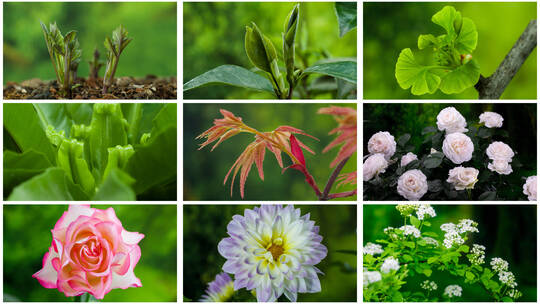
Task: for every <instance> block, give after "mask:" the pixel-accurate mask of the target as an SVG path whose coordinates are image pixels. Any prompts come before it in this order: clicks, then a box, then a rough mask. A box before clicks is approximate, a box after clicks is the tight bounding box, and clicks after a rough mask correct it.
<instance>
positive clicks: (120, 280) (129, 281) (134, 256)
mask: <svg viewBox="0 0 540 304" xmlns="http://www.w3.org/2000/svg"><path fill="white" fill-rule="evenodd" d="M140 258H141V248H140V247H139V246H137V245H135V246H133V250H131V252H130V253H129V260H130V265H129V270H128V271H127V272H126V273H125V274H124V275H118V274H117V273H115V272H113V273H112V283H111V288H112V289H114V288H121V289H126V288H129V287H142V284H141V280H139V278H137V277H136V276H135V273H134V272H133V269H134V268H135V266H136V265H137V263H138V262H139V259H140Z"/></svg>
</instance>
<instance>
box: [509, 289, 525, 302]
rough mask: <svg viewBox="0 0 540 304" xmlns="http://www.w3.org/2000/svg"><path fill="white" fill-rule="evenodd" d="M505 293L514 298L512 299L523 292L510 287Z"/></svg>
mask: <svg viewBox="0 0 540 304" xmlns="http://www.w3.org/2000/svg"><path fill="white" fill-rule="evenodd" d="M507 295H508V296H509V297H510V298H512V299H514V300H517V299H518V298H520V297H521V296H522V295H523V294H522V293H521V291H519V290H517V289H510V290H509V291H508V293H507Z"/></svg>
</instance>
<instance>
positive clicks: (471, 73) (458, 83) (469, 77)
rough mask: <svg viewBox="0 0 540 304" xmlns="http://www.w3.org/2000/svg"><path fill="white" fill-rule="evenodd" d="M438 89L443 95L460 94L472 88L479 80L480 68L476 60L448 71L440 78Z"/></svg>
mask: <svg viewBox="0 0 540 304" xmlns="http://www.w3.org/2000/svg"><path fill="white" fill-rule="evenodd" d="M441 78H442V80H441V84H440V89H441V91H442V92H443V93H445V94H456V93H461V92H463V91H464V90H466V89H468V88H470V87H472V86H474V85H475V84H476V83H477V82H478V79H479V78H480V66H479V65H478V63H477V62H476V60H474V59H473V60H471V61H469V62H468V63H467V64H464V65H461V66H459V67H458V68H456V69H455V70H450V71H449V72H446V74H444V75H442V76H441Z"/></svg>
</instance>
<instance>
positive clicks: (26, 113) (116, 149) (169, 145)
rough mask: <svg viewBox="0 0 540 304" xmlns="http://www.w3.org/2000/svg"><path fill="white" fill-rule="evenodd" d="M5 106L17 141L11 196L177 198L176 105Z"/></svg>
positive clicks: (9, 154) (7, 168)
mask: <svg viewBox="0 0 540 304" xmlns="http://www.w3.org/2000/svg"><path fill="white" fill-rule="evenodd" d="M4 113H7V114H9V115H7V116H4V125H5V128H6V132H5V133H4V135H5V137H4V138H5V140H6V141H7V142H14V143H15V144H16V148H17V149H15V150H4V182H5V184H4V187H5V188H4V189H5V190H6V191H5V192H4V193H5V196H8V199H10V200H90V199H94V200H134V199H135V197H136V195H149V196H150V197H149V199H160V198H161V196H164V198H167V199H173V198H176V191H175V189H174V188H172V189H171V187H170V186H169V185H170V184H174V185H175V181H176V104H155V105H145V104H122V106H121V105H120V104H94V105H93V107H92V106H90V105H88V104H79V105H77V104H35V105H31V104H9V105H6V106H5V107H4ZM125 117H127V119H126V118H125ZM11 118H18V119H11ZM22 120H25V125H24V126H22V125H21V124H20V123H18V122H17V121H22ZM29 126H30V127H29ZM66 134H69V135H70V136H67V135H66ZM36 136H38V137H36ZM39 136H41V137H39ZM143 137H144V138H146V140H145V142H144V143H142V142H141V141H142V138H143ZM32 141H34V143H32ZM35 143H39V145H37V146H35ZM158 189H165V190H166V191H165V192H163V193H161V195H158V196H157V197H152V191H155V190H158ZM160 191H162V190H160Z"/></svg>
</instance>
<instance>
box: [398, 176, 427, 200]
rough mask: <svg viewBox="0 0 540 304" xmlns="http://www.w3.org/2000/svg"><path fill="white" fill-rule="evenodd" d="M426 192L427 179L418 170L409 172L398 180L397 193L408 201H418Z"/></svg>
mask: <svg viewBox="0 0 540 304" xmlns="http://www.w3.org/2000/svg"><path fill="white" fill-rule="evenodd" d="M427 191H428V183H427V178H426V176H425V175H424V173H422V171H420V170H418V169H414V170H409V171H407V172H405V173H403V175H401V176H400V177H399V179H398V183H397V192H398V193H399V195H401V196H403V197H404V198H406V199H407V200H409V201H418V200H420V199H421V198H422V196H424V194H426V193H427Z"/></svg>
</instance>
